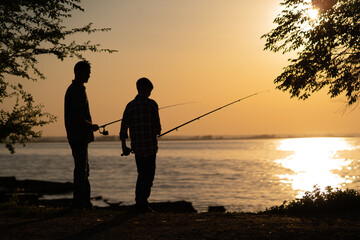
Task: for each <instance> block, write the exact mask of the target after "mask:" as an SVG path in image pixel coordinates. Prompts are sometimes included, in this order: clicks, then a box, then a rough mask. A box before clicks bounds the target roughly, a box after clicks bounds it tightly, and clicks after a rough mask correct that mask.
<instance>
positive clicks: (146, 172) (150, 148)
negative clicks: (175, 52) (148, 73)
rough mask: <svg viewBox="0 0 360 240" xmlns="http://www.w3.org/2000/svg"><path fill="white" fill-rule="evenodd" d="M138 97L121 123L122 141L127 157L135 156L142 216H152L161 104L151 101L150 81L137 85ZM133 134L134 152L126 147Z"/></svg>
mask: <svg viewBox="0 0 360 240" xmlns="http://www.w3.org/2000/svg"><path fill="white" fill-rule="evenodd" d="M136 87H137V90H138V95H137V96H136V97H135V99H134V100H132V101H131V102H129V103H128V105H127V106H126V108H125V111H124V115H123V118H122V122H121V130H120V140H121V142H122V150H123V155H125V156H127V155H129V154H130V153H131V152H133V153H135V160H136V166H137V171H138V177H137V181H136V190H135V202H136V205H135V207H136V209H137V211H139V212H152V211H153V210H152V209H150V208H149V205H148V198H149V196H150V192H151V187H152V185H153V181H154V177H155V168H156V164H155V160H156V153H157V151H158V144H157V143H158V142H157V136H158V135H160V132H161V125H160V117H159V108H158V105H157V103H156V102H155V101H154V100H152V99H149V96H150V94H151V91H152V90H153V85H152V83H151V81H150V80H149V79H147V78H140V79H139V80H138V81H137V82H136ZM128 129H129V132H130V139H131V149H130V148H128V147H127V146H126V139H127V138H128V133H127V130H128Z"/></svg>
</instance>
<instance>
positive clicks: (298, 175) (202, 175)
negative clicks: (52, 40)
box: [0, 138, 360, 211]
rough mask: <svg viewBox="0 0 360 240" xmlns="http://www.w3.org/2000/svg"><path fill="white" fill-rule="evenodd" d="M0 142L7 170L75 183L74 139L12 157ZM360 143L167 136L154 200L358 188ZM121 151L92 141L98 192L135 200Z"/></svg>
mask: <svg viewBox="0 0 360 240" xmlns="http://www.w3.org/2000/svg"><path fill="white" fill-rule="evenodd" d="M0 147H1V149H0V176H16V177H17V179H21V180H22V179H38V180H49V181H60V182H68V181H70V182H71V181H72V176H73V159H72V156H71V150H70V147H69V146H68V144H67V143H32V144H27V145H26V147H25V148H24V147H22V146H18V147H17V148H16V154H13V155H10V154H9V152H8V151H7V150H6V149H5V148H4V146H3V145H1V146H0ZM359 147H360V138H292V139H256V140H255V139H251V140H249V139H241V140H203V141H202V140H196V141H185V140H182V141H160V142H159V153H158V156H157V169H156V176H155V181H154V186H153V188H152V193H151V197H150V199H149V200H150V201H151V202H160V201H178V200H185V201H189V202H192V203H193V206H194V207H195V208H196V209H197V210H198V211H206V210H207V207H208V206H210V205H222V206H225V208H226V209H227V210H228V211H257V210H264V209H265V208H266V207H271V206H274V205H279V204H281V203H282V202H283V201H284V200H293V199H295V198H296V197H300V196H301V195H302V194H303V193H304V192H305V191H307V190H310V191H311V190H312V189H313V186H314V185H315V184H318V185H319V186H320V187H322V188H324V187H326V186H328V185H331V186H332V187H334V188H336V187H338V188H341V189H345V188H354V189H359V188H360V181H359V176H360V169H359V166H360V148H359ZM120 154H121V148H120V143H119V142H94V143H91V144H90V147H89V161H90V181H91V187H92V196H94V197H95V196H100V195H101V196H102V197H103V198H105V199H108V200H109V201H110V202H119V201H122V202H123V204H133V203H134V189H135V182H136V175H137V173H136V165H135V160H134V156H133V155H132V156H129V157H120ZM68 197H71V195H68ZM94 204H95V205H101V202H94Z"/></svg>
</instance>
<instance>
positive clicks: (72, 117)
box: [65, 61, 99, 209]
mask: <svg viewBox="0 0 360 240" xmlns="http://www.w3.org/2000/svg"><path fill="white" fill-rule="evenodd" d="M90 72H91V71H90V64H89V63H88V62H86V61H80V62H78V63H77V64H75V67H74V73H75V79H74V80H73V81H72V84H71V85H70V86H69V87H68V89H67V91H66V94H65V128H66V134H67V138H68V141H69V144H70V147H71V151H72V155H73V157H74V162H75V168H74V207H75V208H81V209H91V208H92V204H91V201H90V191H91V190H90V182H89V179H88V177H89V163H88V145H89V143H90V142H92V141H94V133H93V131H96V130H98V129H99V126H98V125H97V124H93V123H92V121H91V115H90V110H89V102H88V99H87V96H86V91H85V86H84V83H87V82H88V80H89V78H90Z"/></svg>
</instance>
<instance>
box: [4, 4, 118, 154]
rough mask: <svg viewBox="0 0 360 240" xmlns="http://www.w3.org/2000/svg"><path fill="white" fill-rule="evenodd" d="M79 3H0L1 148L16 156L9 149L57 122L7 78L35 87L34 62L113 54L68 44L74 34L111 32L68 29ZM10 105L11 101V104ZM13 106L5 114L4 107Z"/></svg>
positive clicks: (94, 46)
mask: <svg viewBox="0 0 360 240" xmlns="http://www.w3.org/2000/svg"><path fill="white" fill-rule="evenodd" d="M80 1H81V0H54V1H48V0H11V1H7V0H5V1H4V0H1V1H0V103H1V104H2V107H1V110H0V143H6V147H7V148H8V149H9V150H10V152H11V153H14V146H13V144H14V143H16V142H19V143H22V144H24V143H25V142H27V141H31V140H33V139H36V138H39V137H40V136H41V134H42V132H41V131H35V130H34V127H37V126H40V127H41V126H43V125H45V124H49V123H52V122H54V121H55V120H56V117H55V116H53V115H51V114H50V113H44V112H43V110H42V108H43V105H41V104H39V105H36V104H35V102H34V99H33V97H32V95H31V94H30V93H28V92H26V91H25V90H24V88H23V86H22V84H20V83H18V84H14V83H11V82H10V81H11V80H9V77H11V76H13V77H14V76H15V77H19V78H21V79H24V80H32V81H36V80H37V79H38V78H40V79H45V76H44V75H43V74H42V73H41V71H40V70H39V69H38V68H37V63H38V61H37V57H38V56H40V55H44V54H47V55H53V56H56V57H57V58H58V59H60V60H61V61H62V60H64V59H65V58H67V57H77V58H79V59H84V58H83V56H82V53H83V52H84V51H92V52H109V53H112V52H115V50H110V49H101V48H100V45H99V44H91V43H90V41H88V42H84V43H81V44H78V43H77V42H76V41H72V42H69V41H67V38H68V36H71V35H73V34H76V33H88V34H90V33H94V32H97V31H109V30H110V29H109V28H101V29H94V28H92V24H91V23H89V24H88V25H86V26H83V27H80V28H72V29H67V28H66V27H65V26H64V25H63V20H65V19H67V18H70V17H71V12H72V11H84V9H83V8H81V6H80V5H79V4H80ZM11 100H12V101H11ZM5 101H7V102H10V103H11V104H13V107H12V109H11V108H9V109H5V108H4V104H5V103H4V102H5Z"/></svg>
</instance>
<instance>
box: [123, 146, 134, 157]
mask: <svg viewBox="0 0 360 240" xmlns="http://www.w3.org/2000/svg"><path fill="white" fill-rule="evenodd" d="M122 150H123V153H122V154H121V156H129V155H130V153H132V152H133V151H132V150H131V148H128V147H126V146H125V147H123V148H122Z"/></svg>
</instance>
